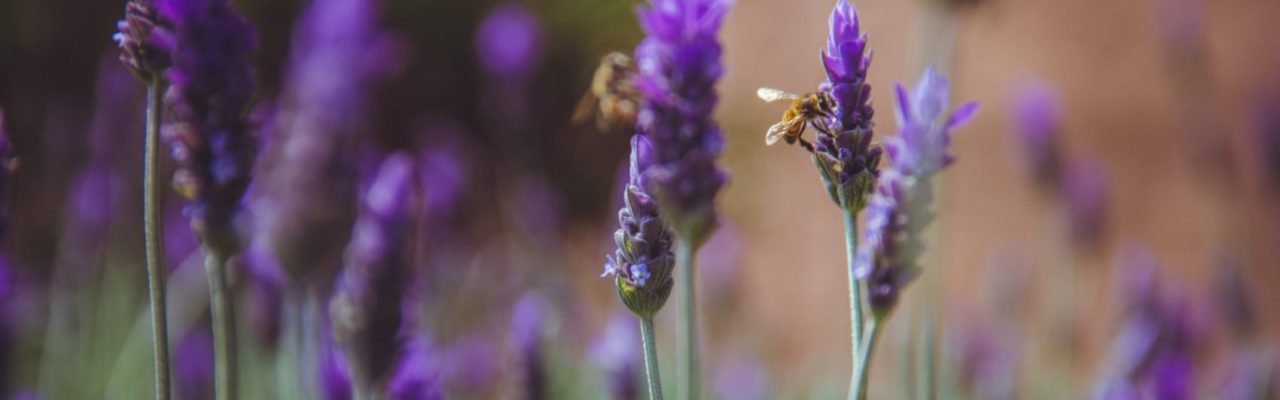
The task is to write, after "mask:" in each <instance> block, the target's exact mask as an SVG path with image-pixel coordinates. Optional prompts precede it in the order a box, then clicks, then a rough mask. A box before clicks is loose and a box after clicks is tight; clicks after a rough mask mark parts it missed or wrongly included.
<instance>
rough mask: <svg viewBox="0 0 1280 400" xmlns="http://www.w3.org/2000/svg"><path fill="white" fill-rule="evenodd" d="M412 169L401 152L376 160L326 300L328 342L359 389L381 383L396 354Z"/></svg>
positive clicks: (386, 377)
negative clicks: (342, 358) (343, 260)
mask: <svg viewBox="0 0 1280 400" xmlns="http://www.w3.org/2000/svg"><path fill="white" fill-rule="evenodd" d="M413 168H414V165H413V160H412V159H411V158H410V157H409V156H407V155H405V154H394V155H391V156H390V157H387V159H386V160H385V161H383V162H382V166H381V168H380V169H379V170H378V174H377V177H376V178H375V179H374V181H373V184H371V185H370V186H369V190H368V193H367V194H366V195H365V202H364V207H363V210H362V212H361V214H360V218H359V220H357V221H356V226H355V229H354V231H353V232H352V234H351V244H350V245H348V247H347V266H346V269H345V270H344V271H343V273H342V276H341V277H340V278H339V280H338V283H337V285H336V286H335V288H334V290H335V294H334V297H333V299H332V301H331V302H330V303H329V313H330V316H331V318H332V319H333V332H334V340H335V342H337V343H338V344H339V345H341V346H342V347H343V349H344V350H345V351H346V356H347V360H348V361H349V365H350V366H351V373H352V378H353V382H355V383H356V384H357V385H364V386H365V387H364V388H362V389H367V388H372V387H381V385H383V384H384V383H385V382H386V380H387V379H388V378H389V376H390V373H391V371H392V369H393V368H394V367H395V366H396V361H397V359H398V358H399V357H400V353H401V351H400V338H399V332H400V326H401V319H402V312H401V303H402V300H403V298H404V293H405V291H406V287H405V285H406V283H405V282H406V274H407V271H408V266H407V265H406V264H407V254H406V253H407V250H408V246H407V239H408V228H409V225H410V224H409V221H408V218H407V216H408V208H407V206H408V201H409V196H410V194H411V189H410V188H411V180H412V179H413Z"/></svg>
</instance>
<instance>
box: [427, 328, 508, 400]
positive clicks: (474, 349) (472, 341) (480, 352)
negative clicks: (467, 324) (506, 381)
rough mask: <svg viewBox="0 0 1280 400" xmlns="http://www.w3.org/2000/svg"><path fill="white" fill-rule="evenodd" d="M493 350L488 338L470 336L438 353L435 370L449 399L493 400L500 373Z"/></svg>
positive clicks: (476, 335) (493, 347)
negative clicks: (486, 399) (437, 367)
mask: <svg viewBox="0 0 1280 400" xmlns="http://www.w3.org/2000/svg"><path fill="white" fill-rule="evenodd" d="M495 347H498V346H497V345H495V343H494V342H493V341H492V340H490V339H489V338H487V337H485V336H483V335H480V334H472V335H467V336H465V337H463V338H461V339H458V340H457V341H454V342H453V343H450V344H449V345H448V346H446V347H444V348H442V349H440V355H439V358H438V359H439V360H440V362H439V366H440V370H441V373H442V375H443V377H444V382H446V383H447V384H448V389H449V392H448V394H449V395H450V396H451V397H462V398H487V397H493V388H494V386H497V385H496V383H497V382H496V379H497V378H498V376H499V373H500V368H499V367H500V365H499V363H498V355H497V353H496V351H495V350H494V349H495ZM481 394H490V395H489V396H483V395H481Z"/></svg>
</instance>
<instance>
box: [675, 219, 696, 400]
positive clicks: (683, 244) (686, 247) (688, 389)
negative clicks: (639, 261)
mask: <svg viewBox="0 0 1280 400" xmlns="http://www.w3.org/2000/svg"><path fill="white" fill-rule="evenodd" d="M677 247H679V249H677V250H676V265H677V266H678V268H680V280H681V281H682V282H684V285H683V286H681V289H680V320H681V321H682V322H683V323H682V324H681V325H680V358H682V359H681V360H680V363H679V366H680V369H681V370H680V371H679V374H677V376H678V383H679V390H680V398H681V399H682V400H697V399H698V397H700V396H701V394H702V391H701V390H702V388H701V386H702V382H701V378H700V375H699V374H698V371H699V363H698V315H697V310H698V308H697V293H696V292H695V290H694V289H695V288H697V283H696V282H694V280H693V278H694V276H696V275H697V274H696V273H694V267H695V266H694V258H695V257H696V255H697V254H698V249H697V248H695V246H693V243H692V242H690V241H689V240H688V239H685V238H680V239H679V245H678V246H677Z"/></svg>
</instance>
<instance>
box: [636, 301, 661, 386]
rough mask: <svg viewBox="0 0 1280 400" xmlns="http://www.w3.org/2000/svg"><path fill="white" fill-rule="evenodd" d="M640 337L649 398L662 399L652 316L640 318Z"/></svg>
mask: <svg viewBox="0 0 1280 400" xmlns="http://www.w3.org/2000/svg"><path fill="white" fill-rule="evenodd" d="M640 339H641V340H642V341H644V374H645V382H647V383H648V387H649V400H662V377H661V374H659V373H658V347H657V345H655V344H654V339H653V318H652V317H650V318H643V317H642V318H640Z"/></svg>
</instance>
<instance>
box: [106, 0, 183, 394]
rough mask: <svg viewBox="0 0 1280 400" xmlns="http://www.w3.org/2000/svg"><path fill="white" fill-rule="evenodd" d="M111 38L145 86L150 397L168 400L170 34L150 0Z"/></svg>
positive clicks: (135, 7) (128, 7)
mask: <svg viewBox="0 0 1280 400" xmlns="http://www.w3.org/2000/svg"><path fill="white" fill-rule="evenodd" d="M116 28H117V31H116V33H115V34H114V35H113V36H112V40H114V41H115V42H116V44H117V46H118V47H120V61H121V62H122V63H124V65H125V67H126V68H128V69H129V72H130V73H132V74H133V75H134V76H135V77H137V78H138V79H139V80H140V81H142V82H143V83H144V84H146V85H147V111H146V123H147V126H146V140H145V142H146V144H145V145H144V146H145V148H144V150H143V154H144V156H143V170H142V199H143V200H142V209H143V210H142V226H143V228H142V231H143V245H144V247H145V252H146V258H147V297H148V303H149V306H150V308H151V343H152V355H153V356H154V365H153V366H154V368H155V370H154V371H153V372H154V374H155V376H154V378H155V398H156V399H157V400H167V399H169V396H170V393H171V390H170V378H169V333H168V321H167V317H168V315H167V311H166V309H165V290H164V283H165V278H164V271H165V268H164V243H163V239H162V236H163V235H162V232H161V231H160V226H161V217H160V181H159V179H158V175H159V174H160V119H161V115H160V114H161V110H163V109H164V96H163V93H164V90H165V86H166V84H167V81H166V76H165V75H166V74H165V73H166V71H167V70H168V69H169V67H170V65H172V59H171V51H172V49H173V42H174V37H175V35H174V34H173V31H172V30H171V29H170V24H169V23H168V21H165V20H164V19H163V18H161V16H160V15H159V13H157V12H156V7H155V5H154V4H152V1H148V0H134V1H130V2H128V3H127V4H125V18H124V19H122V20H120V21H119V22H117V23H116Z"/></svg>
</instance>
